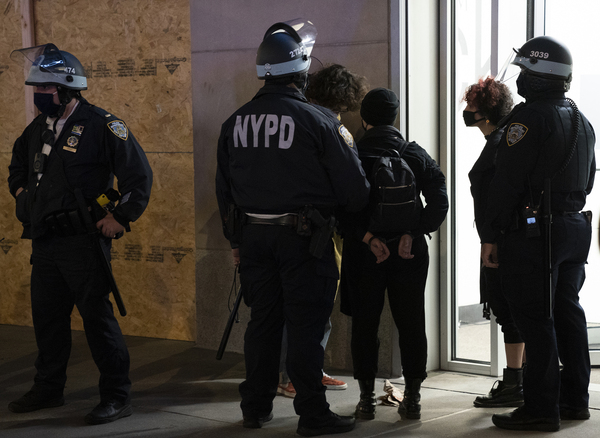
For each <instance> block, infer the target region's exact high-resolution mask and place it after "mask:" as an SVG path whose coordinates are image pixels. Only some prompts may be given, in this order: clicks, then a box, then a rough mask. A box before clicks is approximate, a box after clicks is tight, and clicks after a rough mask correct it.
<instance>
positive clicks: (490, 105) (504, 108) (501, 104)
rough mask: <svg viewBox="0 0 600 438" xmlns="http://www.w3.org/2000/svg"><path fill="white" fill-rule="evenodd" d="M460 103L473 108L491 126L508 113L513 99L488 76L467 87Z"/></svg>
mask: <svg viewBox="0 0 600 438" xmlns="http://www.w3.org/2000/svg"><path fill="white" fill-rule="evenodd" d="M461 102H467V105H472V106H475V107H477V108H478V109H479V112H480V113H482V114H483V115H484V116H485V117H486V118H487V119H489V120H490V122H492V123H493V124H497V123H498V122H499V121H500V120H502V118H503V117H504V116H506V115H507V114H508V113H510V111H511V109H512V107H513V99H512V95H511V92H510V90H509V89H508V87H507V86H506V85H505V84H503V83H502V82H498V81H496V80H495V79H494V78H492V77H490V76H488V77H487V78H485V79H483V78H482V79H479V81H477V83H476V84H473V85H470V86H469V87H467V89H466V91H465V94H464V96H463V98H462V100H461Z"/></svg>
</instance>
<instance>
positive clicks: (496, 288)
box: [481, 266, 523, 344]
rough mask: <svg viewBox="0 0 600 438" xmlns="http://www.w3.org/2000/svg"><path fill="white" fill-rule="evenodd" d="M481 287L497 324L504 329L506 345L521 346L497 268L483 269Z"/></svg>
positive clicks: (519, 336)
mask: <svg viewBox="0 0 600 438" xmlns="http://www.w3.org/2000/svg"><path fill="white" fill-rule="evenodd" d="M481 287H482V291H483V290H485V296H486V301H487V302H488V303H489V305H490V308H491V309H492V311H493V312H494V316H495V317H496V322H497V323H498V324H499V325H500V327H501V328H502V333H503V334H504V343H505V344H520V343H521V342H523V338H521V334H520V333H519V330H518V329H517V325H516V324H515V321H514V320H513V317H512V315H511V313H510V306H509V305H508V301H506V298H505V297H504V294H503V293H502V277H501V276H500V271H499V270H498V269H496V268H486V267H485V266H482V267H481Z"/></svg>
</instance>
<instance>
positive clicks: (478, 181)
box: [469, 129, 504, 239]
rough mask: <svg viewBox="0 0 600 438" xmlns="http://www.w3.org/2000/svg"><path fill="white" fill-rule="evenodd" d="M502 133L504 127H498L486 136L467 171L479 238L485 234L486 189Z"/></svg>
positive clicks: (488, 186) (490, 180)
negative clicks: (476, 157) (475, 158)
mask: <svg viewBox="0 0 600 438" xmlns="http://www.w3.org/2000/svg"><path fill="white" fill-rule="evenodd" d="M503 133H504V129H498V130H496V131H494V132H492V133H491V134H490V135H488V136H486V140H487V141H486V143H485V146H484V148H483V150H482V151H481V154H480V155H479V158H478V159H477V161H476V162H475V164H474V165H473V168H472V169H471V171H470V172H469V180H470V181H471V195H472V196H473V207H474V209H475V226H476V227H477V233H478V234H479V238H480V239H481V237H482V236H484V235H485V234H486V231H485V230H484V227H485V225H486V223H485V211H486V210H487V203H488V190H489V188H490V183H491V182H492V178H493V177H494V172H495V171H496V153H497V152H498V143H499V142H500V139H501V138H502V134H503Z"/></svg>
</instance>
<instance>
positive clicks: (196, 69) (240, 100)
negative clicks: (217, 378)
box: [190, 0, 439, 375]
mask: <svg viewBox="0 0 600 438" xmlns="http://www.w3.org/2000/svg"><path fill="white" fill-rule="evenodd" d="M411 3H415V12H416V13H418V14H428V13H430V12H431V10H430V9H431V8H432V7H434V5H435V4H436V3H437V2H435V1H432V2H429V1H428V2H411ZM423 3H426V8H425V10H423V9H422V8H423ZM419 4H420V5H419ZM190 14H191V17H190V21H191V33H192V68H193V75H192V76H193V79H192V80H193V86H192V91H193V108H194V113H193V119H194V160H195V162H194V166H195V189H196V193H195V196H196V224H197V228H196V231H197V235H196V255H197V270H196V272H197V277H196V284H197V298H196V303H197V327H198V329H197V342H198V345H199V346H201V347H204V348H211V349H216V348H217V347H218V345H219V340H220V338H221V335H222V332H223V329H224V326H225V322H226V320H227V316H228V301H229V302H231V299H229V300H228V294H229V290H230V287H231V280H232V278H233V265H232V260H231V255H230V250H229V246H228V242H227V241H226V240H225V239H224V238H223V237H222V232H221V224H220V221H219V217H218V211H217V204H216V199H215V194H214V193H215V187H214V177H215V168H216V145H217V139H218V137H219V131H220V126H221V123H222V122H223V121H225V119H227V118H228V117H229V115H231V113H232V112H233V111H235V110H236V109H237V108H238V107H239V106H241V105H242V104H244V103H245V102H247V101H248V100H250V99H251V98H252V97H253V96H254V94H255V93H256V91H257V90H258V89H259V88H260V87H261V86H262V81H259V80H258V79H257V78H256V70H255V56H256V49H257V48H258V46H259V44H260V42H261V41H262V37H263V35H264V32H265V31H266V29H267V28H268V27H269V26H270V25H271V24H273V23H275V22H277V21H285V20H290V19H293V18H297V17H299V16H301V17H303V18H307V19H309V20H311V21H312V22H313V23H314V24H315V26H316V28H317V31H318V36H317V41H316V44H315V48H314V50H313V53H312V54H313V56H314V57H316V58H318V59H319V60H320V61H321V62H322V63H324V64H327V63H333V62H335V63H340V64H342V65H345V66H346V67H348V68H349V69H350V70H352V71H355V72H356V73H359V74H361V75H364V76H366V77H367V78H368V80H369V82H370V85H371V87H373V88H374V87H379V86H384V87H390V84H391V79H390V37H389V35H390V6H389V2H388V1H372V0H370V1H369V0H363V1H359V0H353V1H351V2H350V1H344V0H328V1H318V0H314V1H311V0H304V1H293V2H292V1H269V0H253V1H242V0H231V1H220V0H191V1H190ZM434 16H435V14H434ZM424 22H427V21H424ZM416 23H420V22H419V21H417V22H416ZM427 25H430V23H428V22H427ZM418 26H419V25H418V24H415V27H418ZM427 32H429V31H427ZM435 35H436V32H435V24H434V30H433V32H430V33H429V34H428V35H427V37H428V42H429V43H433V39H434V38H435ZM416 53H417V52H416V50H415V54H416ZM436 53H437V51H436V50H435V48H433V50H432V51H431V52H427V53H426V54H425V56H426V57H427V59H428V64H427V67H430V66H431V62H430V61H429V58H431V59H433V58H435V56H436ZM415 56H416V55H415ZM422 56H423V53H421V57H422ZM313 62H315V61H313ZM419 67H422V66H419V64H418V62H417V61H415V63H414V70H413V71H412V73H413V74H417V73H418V72H419ZM433 68H435V66H434V67H433ZM434 78H435V73H434V74H433V75H428V74H425V75H424V76H423V78H422V79H423V81H424V83H420V84H419V86H422V87H425V88H426V89H427V90H428V95H427V98H426V99H425V100H424V101H423V102H420V103H419V101H418V99H416V98H415V103H416V104H417V107H415V108H414V111H415V112H414V116H413V117H412V118H411V121H417V120H419V118H421V119H420V122H421V123H423V119H422V117H427V118H431V119H432V121H434V120H437V117H436V116H432V115H431V113H432V112H435V105H431V106H429V105H430V104H431V99H432V98H433V97H434V96H435V93H436V87H435V85H433V86H432V82H433V81H434V80H435V79H434ZM423 111H426V113H423ZM342 121H343V122H344V123H345V124H346V126H347V127H348V128H349V129H350V131H351V132H352V133H354V134H356V133H357V132H358V131H359V128H360V118H359V116H358V114H346V115H344V116H343V119H342ZM425 126H429V127H432V129H428V130H427V132H419V131H418V130H417V129H416V128H415V133H418V134H419V137H420V138H419V140H420V141H421V140H422V142H423V144H424V145H427V149H428V150H429V151H430V152H431V151H434V152H433V153H432V155H433V156H435V155H436V153H437V152H436V151H437V146H438V145H437V141H436V138H437V137H436V136H437V131H436V125H435V123H425ZM432 249H433V251H436V244H435V243H434V244H433V248H432ZM432 253H433V252H432ZM434 258H435V256H434ZM433 269H434V270H435V269H437V265H436V264H435V263H433ZM436 282H437V274H436V273H434V275H433V282H432V283H433V285H432V286H431V287H430V289H432V291H433V289H435V291H433V292H431V295H432V298H433V300H434V301H435V303H437V300H436V297H437V295H438V294H437V286H436V284H437V283H436ZM242 307H244V306H242ZM428 311H432V312H433V318H434V321H437V320H438V317H437V316H438V311H437V305H436V304H433V305H432V304H431V303H428ZM240 319H241V321H240V324H239V325H236V326H234V329H233V333H232V335H231V338H230V341H229V346H228V351H235V352H242V351H243V333H244V330H245V326H246V324H247V322H248V319H249V318H248V309H245V308H244V309H243V310H242V312H241V315H240ZM331 319H332V323H333V330H332V335H331V338H330V341H329V345H328V347H327V350H326V356H325V369H326V370H328V369H344V370H351V369H352V363H351V358H350V328H351V326H350V324H351V321H350V319H349V318H347V317H346V316H344V315H342V314H341V313H340V312H339V303H336V307H335V308H334V311H333V314H332V318H331ZM437 326H438V325H437V324H436V323H434V325H433V326H431V327H428V331H429V332H431V333H430V335H431V336H433V337H434V338H435V339H437V333H434V332H433V330H435V329H436V327H437ZM393 330H394V329H393V324H392V322H391V317H390V314H389V312H384V314H383V318H382V324H381V328H380V338H381V354H380V374H381V375H390V374H391V373H392V350H393V346H392V345H393V344H392V339H393V338H394V337H393ZM436 352H437V348H435V349H434V351H433V355H431V356H432V363H431V367H433V368H437V365H436V364H437V361H438V358H439V357H438V355H437V353H436Z"/></svg>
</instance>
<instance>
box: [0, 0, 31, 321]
mask: <svg viewBox="0 0 600 438" xmlns="http://www.w3.org/2000/svg"><path fill="white" fill-rule="evenodd" d="M0 14H1V20H2V26H1V27H0V102H2V105H0V120H2V122H1V124H0V126H1V128H2V129H0V272H2V286H1V288H2V289H1V293H0V299H2V306H0V323H7V322H9V321H10V323H12V324H18V325H31V310H30V309H31V308H30V304H29V273H30V265H29V254H30V253H31V244H30V242H29V241H23V240H20V239H19V237H20V235H21V231H22V229H23V228H22V226H21V224H20V223H19V221H18V220H17V219H16V217H15V201H14V199H13V197H12V196H11V195H10V193H9V192H8V184H7V182H6V180H7V178H8V165H9V164H10V160H11V154H12V147H13V143H14V141H15V139H16V138H17V137H18V136H19V135H20V134H21V132H22V131H23V129H25V105H24V104H23V96H24V89H25V84H24V81H25V76H24V72H23V69H22V68H21V66H19V65H18V64H16V63H15V62H14V61H12V60H11V59H10V54H11V52H12V51H13V50H14V49H19V48H21V47H22V46H21V41H22V37H21V4H20V2H19V1H17V0H9V1H7V2H5V4H4V7H3V9H1V10H0Z"/></svg>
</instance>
